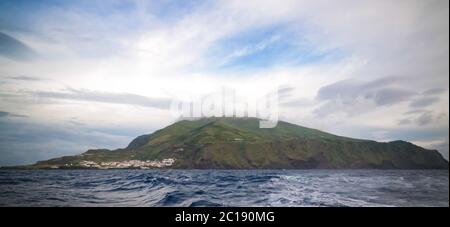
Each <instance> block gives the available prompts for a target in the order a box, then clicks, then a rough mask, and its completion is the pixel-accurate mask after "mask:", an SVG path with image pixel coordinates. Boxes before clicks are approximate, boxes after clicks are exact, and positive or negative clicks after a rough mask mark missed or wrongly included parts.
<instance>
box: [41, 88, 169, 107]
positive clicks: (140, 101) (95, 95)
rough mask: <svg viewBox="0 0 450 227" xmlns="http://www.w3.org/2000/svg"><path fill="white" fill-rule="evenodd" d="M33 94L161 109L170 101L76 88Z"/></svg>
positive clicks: (51, 97)
mask: <svg viewBox="0 0 450 227" xmlns="http://www.w3.org/2000/svg"><path fill="white" fill-rule="evenodd" d="M33 95H35V96H36V97H39V98H48V99H60V100H76V101H87V102H103V103H114V104H126V105H138V106H144V107H152V108H161V109H168V108H169V105H170V102H171V99H169V98H149V97H145V96H141V95H135V94H129V93H114V92H100V91H90V90H77V89H68V90H67V91H65V92H46V91H38V92H33Z"/></svg>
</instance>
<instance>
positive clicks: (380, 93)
mask: <svg viewBox="0 0 450 227" xmlns="http://www.w3.org/2000/svg"><path fill="white" fill-rule="evenodd" d="M402 80H404V78H398V77H385V78H381V79H377V80H373V81H368V82H363V81H359V80H354V79H351V80H350V79H349V80H343V81H338V82H335V83H333V84H330V85H327V86H324V87H322V88H320V89H319V91H318V93H317V96H316V100H318V101H320V102H324V104H322V106H321V107H319V108H317V109H316V110H315V113H316V114H318V115H320V116H326V115H328V114H329V113H334V112H339V111H343V112H346V113H348V114H352V115H353V114H358V112H366V111H370V109H367V108H366V107H369V106H373V107H377V106H387V105H396V104H399V103H402V102H405V101H409V100H411V99H412V97H414V96H415V95H416V93H415V92H414V91H411V90H409V89H405V88H402V87H399V86H397V84H398V82H402ZM358 107H360V108H358Z"/></svg>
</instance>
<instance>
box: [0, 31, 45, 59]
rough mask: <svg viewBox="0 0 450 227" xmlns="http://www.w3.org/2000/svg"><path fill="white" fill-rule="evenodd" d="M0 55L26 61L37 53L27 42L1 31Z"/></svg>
mask: <svg viewBox="0 0 450 227" xmlns="http://www.w3.org/2000/svg"><path fill="white" fill-rule="evenodd" d="M0 55H3V56H4V57H7V58H10V59H13V60H19V61H26V60H31V59H34V58H35V57H36V53H35V52H34V51H33V50H32V49H31V48H30V47H28V46H27V45H26V44H25V43H23V42H21V41H19V40H17V39H15V38H14V37H12V36H9V35H7V34H5V33H2V32H0Z"/></svg>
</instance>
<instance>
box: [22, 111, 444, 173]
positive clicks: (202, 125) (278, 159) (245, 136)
mask: <svg viewBox="0 0 450 227" xmlns="http://www.w3.org/2000/svg"><path fill="white" fill-rule="evenodd" d="M448 166H449V163H448V161H446V160H445V159H444V158H443V157H442V155H441V154H440V153H439V152H438V151H436V150H427V149H424V148H422V147H419V146H416V145H414V144H412V143H409V142H405V141H400V140H398V141H392V142H376V141H371V140H361V139H353V138H347V137H342V136H337V135H333V134H329V133H326V132H323V131H319V130H316V129H311V128H306V127H302V126H298V125H295V124H291V123H287V122H283V121H280V122H278V125H277V126H276V127H275V128H270V129H265V128H259V119H257V118H234V117H220V118H217V117H211V118H201V119H196V120H181V121H178V122H176V123H174V124H172V125H170V126H168V127H165V128H163V129H161V130H158V131H156V132H154V133H151V134H147V135H142V136H139V137H137V138H136V139H134V140H133V141H131V143H130V144H129V145H128V146H127V147H126V148H123V149H117V150H106V149H99V150H88V151H87V152H85V153H83V154H80V155H76V156H66V157H61V158H55V159H51V160H47V161H41V162H37V163H36V164H34V165H31V166H28V167H29V168H178V169H448Z"/></svg>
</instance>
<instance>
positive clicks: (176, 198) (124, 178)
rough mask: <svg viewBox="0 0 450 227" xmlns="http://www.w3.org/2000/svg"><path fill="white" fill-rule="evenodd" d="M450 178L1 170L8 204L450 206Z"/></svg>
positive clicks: (436, 174)
mask: <svg viewBox="0 0 450 227" xmlns="http://www.w3.org/2000/svg"><path fill="white" fill-rule="evenodd" d="M448 173H449V172H448V171H446V170H444V171H441V170H439V171H436V170H427V171H415V170H414V171H413V170H410V171H404V170H395V171H392V170H286V171H283V170H264V171H261V170H246V171H225V170H42V171H0V206H449V179H448V175H449V174H448Z"/></svg>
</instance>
